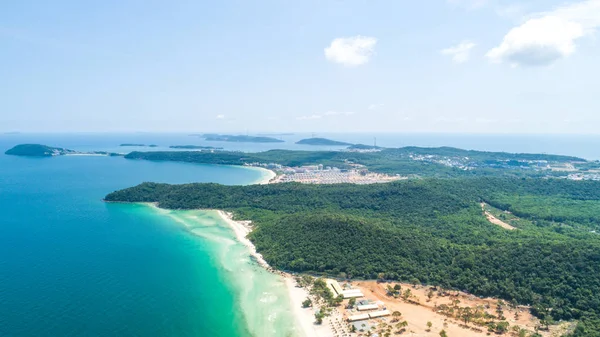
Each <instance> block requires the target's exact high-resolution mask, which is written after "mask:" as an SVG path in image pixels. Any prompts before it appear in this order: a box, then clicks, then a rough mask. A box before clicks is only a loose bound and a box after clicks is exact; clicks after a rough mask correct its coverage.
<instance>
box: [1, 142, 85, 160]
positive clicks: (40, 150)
mask: <svg viewBox="0 0 600 337" xmlns="http://www.w3.org/2000/svg"><path fill="white" fill-rule="evenodd" d="M74 152H75V151H73V150H68V149H63V148H60V147H51V146H46V145H41V144H19V145H17V146H15V147H13V148H12V149H10V150H8V151H6V152H4V153H5V154H8V155H12V156H25V157H52V156H63V155H65V154H68V153H74Z"/></svg>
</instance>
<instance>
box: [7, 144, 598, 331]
mask: <svg viewBox="0 0 600 337" xmlns="http://www.w3.org/2000/svg"><path fill="white" fill-rule="evenodd" d="M310 136H311V135H309V134H295V135H289V136H281V138H282V139H283V140H285V142H284V143H276V144H252V143H223V142H217V143H215V142H206V141H203V140H202V139H200V138H198V137H193V136H189V135H187V134H145V133H137V134H84V133H81V134H64V135H63V134H14V135H12V134H11V135H0V336H10V337H21V336H36V337H37V336H216V337H219V336H242V337H246V336H274V337H275V336H286V337H287V336H294V335H296V333H295V330H294V318H293V317H292V316H291V313H290V312H291V310H290V307H289V303H288V301H287V298H286V294H285V288H284V286H283V284H282V282H281V280H280V279H279V278H278V277H277V276H275V275H272V274H269V273H267V272H266V271H264V270H263V269H262V268H260V267H259V266H258V265H256V264H255V263H253V262H252V261H251V259H250V258H249V256H248V252H247V250H246V248H245V247H244V246H243V245H241V244H239V243H237V242H236V241H235V237H234V234H233V232H232V231H231V230H230V229H229V228H228V227H227V226H226V224H224V223H223V222H222V221H221V220H220V219H219V218H218V217H217V216H216V214H215V213H213V212H210V211H208V212H202V211H166V210H156V209H154V208H151V207H148V206H145V205H124V204H106V203H104V202H102V200H101V199H102V197H103V196H104V195H106V194H107V193H109V192H111V191H114V190H117V189H121V188H125V187H129V186H133V185H136V184H139V183H141V182H143V181H155V182H167V183H187V182H217V183H223V184H249V183H253V182H255V181H258V180H260V179H261V175H262V174H263V172H261V171H258V170H250V169H245V168H241V167H228V166H211V165H194V164H185V163H168V162H166V163H160V162H149V161H130V160H125V159H123V158H116V157H93V156H65V157H57V158H20V157H14V156H6V155H4V154H3V153H4V151H5V150H7V149H8V148H10V147H12V146H14V145H16V144H19V143H42V144H47V145H51V146H59V147H65V148H70V149H75V150H81V151H91V150H107V151H114V152H128V151H132V150H143V151H148V150H165V149H168V146H170V145H187V144H195V145H208V146H221V147H224V148H225V149H227V150H239V151H248V152H253V151H263V150H268V149H273V148H283V149H297V150H307V149H315V147H310V146H300V145H297V144H294V142H295V141H296V140H299V139H301V138H306V137H310ZM317 136H319V137H327V138H332V139H337V140H342V141H347V142H356V143H366V144H371V143H372V142H373V141H375V139H374V138H375V137H376V138H377V144H378V145H381V146H389V147H398V146H409V145H415V146H455V147H460V148H466V149H477V150H487V151H508V152H538V153H556V154H565V155H574V156H580V157H584V158H587V159H600V136H593V135H590V136H586V135H582V136H566V135H565V136H539V135H511V136H507V135H439V134H438V135H426V134H366V133H364V134H342V133H336V134H319V135H317ZM121 143H145V144H158V145H160V146H159V147H158V148H123V147H119V144H121ZM318 148H322V149H336V147H324V148H323V147H318Z"/></svg>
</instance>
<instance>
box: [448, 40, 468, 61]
mask: <svg viewBox="0 0 600 337" xmlns="http://www.w3.org/2000/svg"><path fill="white" fill-rule="evenodd" d="M473 48H475V43H473V42H471V41H463V42H461V43H460V44H458V45H456V46H454V47H450V48H446V49H444V50H442V51H441V53H442V55H449V56H452V61H454V62H456V63H465V62H467V61H468V60H469V58H470V57H471V49H473Z"/></svg>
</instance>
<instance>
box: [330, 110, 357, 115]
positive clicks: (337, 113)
mask: <svg viewBox="0 0 600 337" xmlns="http://www.w3.org/2000/svg"><path fill="white" fill-rule="evenodd" d="M339 115H343V116H350V115H354V112H352V111H327V112H325V116H339Z"/></svg>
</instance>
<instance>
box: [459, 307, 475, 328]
mask: <svg viewBox="0 0 600 337" xmlns="http://www.w3.org/2000/svg"><path fill="white" fill-rule="evenodd" d="M460 316H461V318H462V319H463V320H464V321H465V324H468V323H469V322H470V321H471V319H472V318H473V311H472V310H471V308H469V307H466V308H464V309H463V310H462V313H461V315H460Z"/></svg>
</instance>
